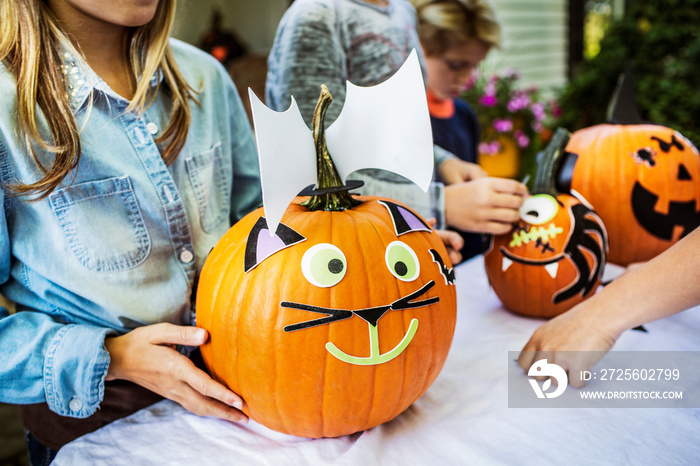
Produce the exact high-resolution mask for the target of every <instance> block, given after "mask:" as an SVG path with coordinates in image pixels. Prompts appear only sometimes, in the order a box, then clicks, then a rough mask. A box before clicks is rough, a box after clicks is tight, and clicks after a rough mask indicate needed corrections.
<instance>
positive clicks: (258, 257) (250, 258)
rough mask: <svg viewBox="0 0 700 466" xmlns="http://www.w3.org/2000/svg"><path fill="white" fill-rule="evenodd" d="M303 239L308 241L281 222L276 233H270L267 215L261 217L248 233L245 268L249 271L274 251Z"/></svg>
mask: <svg viewBox="0 0 700 466" xmlns="http://www.w3.org/2000/svg"><path fill="white" fill-rule="evenodd" d="M302 241H306V238H304V237H303V236H301V235H300V234H299V233H297V232H296V231H294V230H292V229H291V228H289V227H288V226H287V225H285V224H283V223H280V224H279V226H278V227H277V232H276V233H275V234H274V235H270V230H269V229H268V228H267V221H266V220H265V217H260V218H259V219H258V221H257V222H256V223H255V225H253V229H252V230H250V234H249V235H248V241H247V243H246V245H245V259H244V264H243V267H244V270H245V271H246V272H249V271H250V270H252V269H253V268H255V267H256V266H257V265H258V264H260V263H261V262H262V261H264V260H265V259H267V258H268V257H270V256H271V255H273V254H274V253H276V252H279V251H281V250H282V249H285V248H288V247H289V246H293V245H295V244H297V243H301V242H302Z"/></svg>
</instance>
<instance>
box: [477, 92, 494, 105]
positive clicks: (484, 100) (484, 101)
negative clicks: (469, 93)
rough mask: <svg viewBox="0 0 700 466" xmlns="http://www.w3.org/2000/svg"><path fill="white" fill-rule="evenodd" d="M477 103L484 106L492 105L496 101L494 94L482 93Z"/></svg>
mask: <svg viewBox="0 0 700 466" xmlns="http://www.w3.org/2000/svg"><path fill="white" fill-rule="evenodd" d="M479 103H480V104H481V105H483V106H484V107H494V106H495V105H496V104H497V103H498V99H496V96H495V95H489V94H484V95H482V96H481V97H480V98H479Z"/></svg>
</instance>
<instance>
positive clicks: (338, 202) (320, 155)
mask: <svg viewBox="0 0 700 466" xmlns="http://www.w3.org/2000/svg"><path fill="white" fill-rule="evenodd" d="M332 101H333V97H332V96H331V93H330V91H329V90H328V87H326V85H325V84H321V95H320V96H319V98H318V102H317V103H316V108H315V109H314V116H313V133H314V144H315V146H316V178H317V183H316V189H317V190H320V189H324V188H336V187H341V186H344V184H343V180H342V179H341V178H340V175H339V174H338V170H336V168H335V164H334V163H333V159H331V155H330V153H329V152H328V147H327V146H326V134H325V129H324V116H325V115H326V110H327V109H328V106H329V105H330V104H331V102H332ZM361 203H362V201H360V200H358V199H355V198H354V197H352V195H351V194H350V193H349V192H348V191H347V190H339V191H336V192H330V193H324V194H317V195H314V196H311V197H310V198H309V199H308V200H306V201H304V202H302V203H301V205H303V206H305V207H307V208H308V209H309V210H326V211H336V210H347V209H352V208H353V207H355V206H356V205H358V204H361Z"/></svg>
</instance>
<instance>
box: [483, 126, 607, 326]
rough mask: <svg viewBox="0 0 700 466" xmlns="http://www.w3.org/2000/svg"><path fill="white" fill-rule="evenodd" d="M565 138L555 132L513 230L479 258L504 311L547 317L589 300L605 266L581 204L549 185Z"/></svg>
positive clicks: (595, 226)
mask: <svg viewBox="0 0 700 466" xmlns="http://www.w3.org/2000/svg"><path fill="white" fill-rule="evenodd" d="M568 138H569V134H568V132H567V131H565V130H558V131H557V132H556V133H555V135H554V137H553V138H552V142H551V143H550V144H549V146H548V147H547V150H546V151H545V153H544V155H543V160H542V161H541V162H540V164H539V166H538V168H537V173H536V179H535V182H534V186H533V189H532V194H533V195H532V196H531V197H529V198H528V199H526V200H525V202H524V203H523V206H522V208H521V209H520V213H521V220H520V221H519V222H518V223H517V224H516V225H515V227H514V228H513V230H512V231H511V232H509V233H507V234H504V235H498V236H495V237H493V238H492V240H491V245H490V247H489V249H488V251H487V252H486V253H485V258H484V260H485V266H486V273H487V276H488V278H489V282H490V283H491V286H492V287H493V290H494V292H495V293H496V295H497V296H498V298H499V299H500V300H501V302H502V303H503V305H504V307H505V308H506V309H509V310H511V311H513V312H516V313H518V314H523V315H527V316H533V317H553V316H556V315H558V314H561V313H562V312H565V311H567V310H568V309H570V308H571V307H572V306H574V305H575V304H578V303H580V302H581V301H583V300H584V299H587V298H588V297H590V296H591V295H592V294H593V293H594V292H595V290H596V288H597V287H598V284H599V283H600V278H601V276H602V272H603V268H604V266H605V261H606V252H607V236H606V232H605V228H604V226H603V223H602V222H601V220H600V218H598V216H597V215H596V214H595V212H594V211H593V210H592V208H591V207H590V205H589V204H587V203H586V202H585V200H583V199H581V198H578V197H575V196H573V195H571V194H568V193H559V192H557V191H556V189H555V187H554V184H555V179H556V173H557V172H558V170H559V168H560V164H561V162H562V161H563V160H564V157H563V155H564V146H565V145H566V142H567V141H568Z"/></svg>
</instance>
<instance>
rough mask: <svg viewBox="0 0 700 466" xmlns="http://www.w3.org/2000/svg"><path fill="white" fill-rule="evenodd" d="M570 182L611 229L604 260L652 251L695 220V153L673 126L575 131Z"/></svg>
mask: <svg viewBox="0 0 700 466" xmlns="http://www.w3.org/2000/svg"><path fill="white" fill-rule="evenodd" d="M566 149H567V151H569V152H572V153H574V154H576V155H577V156H578V157H577V159H576V164H575V166H574V170H573V174H572V175H571V187H572V189H574V190H576V191H577V192H579V193H581V195H583V196H584V197H585V198H586V199H588V201H590V202H591V204H593V206H594V207H595V209H596V211H597V212H598V214H599V215H600V217H601V218H602V219H603V222H605V226H606V227H607V229H608V234H609V235H610V255H609V258H608V260H609V261H610V262H613V263H615V264H619V265H628V264H630V263H633V262H641V261H646V260H649V259H651V258H652V257H654V256H656V255H658V254H659V253H661V252H663V251H665V250H666V249H668V248H669V247H670V246H671V245H673V244H674V243H675V242H677V241H678V240H679V239H680V238H682V237H684V236H685V235H687V234H688V233H690V232H691V231H692V230H693V229H695V228H696V227H697V226H698V225H700V154H699V153H698V150H697V149H696V148H695V146H693V144H692V143H690V141H688V140H687V139H686V138H684V137H683V136H682V135H681V134H680V133H678V132H677V131H674V130H673V129H671V128H666V127H664V126H658V125H650V124H636V125H611V124H605V125H597V126H593V127H590V128H586V129H582V130H579V131H576V132H575V133H574V134H573V136H572V137H571V140H570V141H569V145H568V146H567V148H566Z"/></svg>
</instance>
